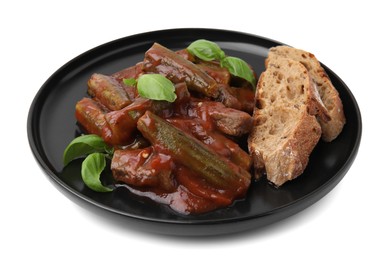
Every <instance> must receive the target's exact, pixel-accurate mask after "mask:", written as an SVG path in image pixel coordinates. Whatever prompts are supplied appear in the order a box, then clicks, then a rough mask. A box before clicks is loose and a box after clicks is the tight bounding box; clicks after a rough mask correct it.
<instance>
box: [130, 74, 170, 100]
mask: <svg viewBox="0 0 387 260" xmlns="http://www.w3.org/2000/svg"><path fill="white" fill-rule="evenodd" d="M123 82H124V84H125V85H127V86H134V85H136V84H137V91H138V94H139V95H140V96H141V97H145V98H149V99H152V100H165V101H168V102H173V101H175V100H176V98H177V96H176V93H175V86H174V85H173V83H172V82H171V81H170V80H169V79H167V78H166V77H164V76H163V75H160V74H143V75H141V76H140V77H139V78H138V79H137V81H136V80H135V79H133V78H129V79H123Z"/></svg>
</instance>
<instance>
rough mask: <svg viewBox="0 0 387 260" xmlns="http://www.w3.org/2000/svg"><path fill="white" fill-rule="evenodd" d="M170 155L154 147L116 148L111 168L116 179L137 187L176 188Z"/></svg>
mask: <svg viewBox="0 0 387 260" xmlns="http://www.w3.org/2000/svg"><path fill="white" fill-rule="evenodd" d="M173 167H174V164H173V161H172V158H171V156H170V155H165V154H161V153H158V152H156V151H154V149H153V148H152V147H147V148H144V149H136V150H116V151H115V153H114V156H113V159H112V164H111V169H112V173H113V177H114V179H116V180H117V181H122V182H124V183H126V184H129V185H133V186H136V187H158V188H160V189H162V190H164V191H170V190H172V189H173V188H174V183H173V180H172V170H173Z"/></svg>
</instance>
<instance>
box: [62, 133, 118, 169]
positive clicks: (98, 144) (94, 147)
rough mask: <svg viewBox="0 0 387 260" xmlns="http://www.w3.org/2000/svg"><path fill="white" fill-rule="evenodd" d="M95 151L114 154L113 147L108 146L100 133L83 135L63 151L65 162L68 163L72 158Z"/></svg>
mask: <svg viewBox="0 0 387 260" xmlns="http://www.w3.org/2000/svg"><path fill="white" fill-rule="evenodd" d="M94 152H106V153H108V154H109V155H113V148H112V147H110V146H108V145H107V144H106V143H105V142H104V140H103V139H102V138H101V137H99V136H98V135H94V134H90V135H81V136H79V137H77V138H75V139H74V140H72V141H71V143H70V144H69V145H68V146H67V147H66V149H65V150H64V152H63V163H64V165H67V164H68V163H69V162H71V161H72V160H74V159H76V158H79V157H81V156H84V155H88V154H90V153H94Z"/></svg>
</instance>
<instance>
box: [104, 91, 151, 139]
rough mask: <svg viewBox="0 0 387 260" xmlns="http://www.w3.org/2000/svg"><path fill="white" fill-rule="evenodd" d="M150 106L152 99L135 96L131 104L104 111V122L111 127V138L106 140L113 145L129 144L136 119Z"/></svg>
mask: <svg viewBox="0 0 387 260" xmlns="http://www.w3.org/2000/svg"><path fill="white" fill-rule="evenodd" d="M151 106H152V100H149V99H144V98H137V99H136V100H135V101H134V102H133V103H132V104H130V105H129V106H127V107H124V108H123V109H120V110H117V111H111V112H109V113H106V115H105V118H106V122H107V124H108V125H109V127H110V129H111V133H112V134H111V138H110V139H109V140H106V141H107V142H108V143H110V144H113V145H125V144H129V143H130V142H131V141H132V139H133V132H134V131H135V130H136V126H137V120H138V119H139V118H140V117H141V116H142V115H143V114H144V113H145V111H147V110H148V109H150V108H151Z"/></svg>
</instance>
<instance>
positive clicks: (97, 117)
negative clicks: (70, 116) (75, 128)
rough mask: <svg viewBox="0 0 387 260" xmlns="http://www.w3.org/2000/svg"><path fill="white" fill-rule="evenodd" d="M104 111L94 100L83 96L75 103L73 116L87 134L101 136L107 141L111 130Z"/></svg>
mask: <svg viewBox="0 0 387 260" xmlns="http://www.w3.org/2000/svg"><path fill="white" fill-rule="evenodd" d="M105 113H106V111H105V110H103V108H102V107H101V106H100V105H99V104H98V103H97V102H96V101H94V100H92V99H90V98H83V99H81V100H80V101H78V102H77V104H76V105H75V117H76V119H77V121H78V123H79V124H80V125H81V126H82V127H83V128H84V129H85V131H86V132H87V133H89V134H96V135H99V136H101V137H102V138H103V139H104V140H105V142H107V143H109V140H110V138H111V135H112V132H111V130H110V128H109V125H108V124H107V122H106V118H105Z"/></svg>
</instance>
